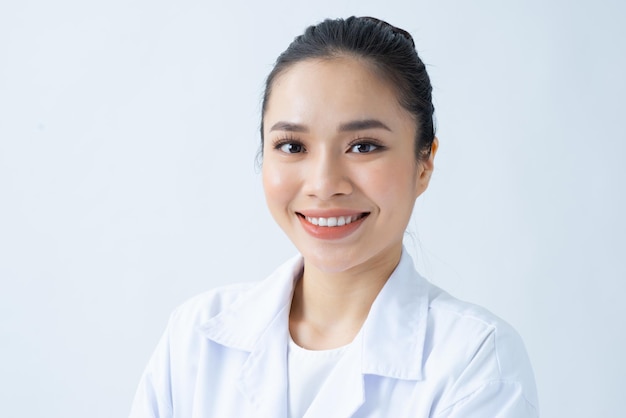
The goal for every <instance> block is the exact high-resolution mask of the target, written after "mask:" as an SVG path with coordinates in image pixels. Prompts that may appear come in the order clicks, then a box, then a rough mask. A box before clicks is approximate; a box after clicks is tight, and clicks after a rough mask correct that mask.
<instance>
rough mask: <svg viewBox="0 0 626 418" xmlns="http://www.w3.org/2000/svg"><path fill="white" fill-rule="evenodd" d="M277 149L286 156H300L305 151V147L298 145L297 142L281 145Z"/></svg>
mask: <svg viewBox="0 0 626 418" xmlns="http://www.w3.org/2000/svg"><path fill="white" fill-rule="evenodd" d="M277 148H278V149H279V150H281V151H282V152H284V153H286V154H298V153H300V152H303V151H304V147H303V146H302V144H298V143H295V142H287V143H285V144H280V145H279V146H278V147H277Z"/></svg>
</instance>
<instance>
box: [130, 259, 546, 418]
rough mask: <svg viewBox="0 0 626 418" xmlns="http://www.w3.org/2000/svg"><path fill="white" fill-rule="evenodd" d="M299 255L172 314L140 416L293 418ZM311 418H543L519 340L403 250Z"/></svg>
mask: <svg viewBox="0 0 626 418" xmlns="http://www.w3.org/2000/svg"><path fill="white" fill-rule="evenodd" d="M301 271H302V259H301V258H300V257H296V258H294V259H292V260H290V261H288V262H287V263H285V264H284V265H283V266H281V267H280V268H279V269H278V270H277V271H276V272H274V274H272V275H271V276H270V277H269V278H267V279H266V280H264V281H262V282H259V283H257V284H244V285H231V286H226V287H222V288H219V289H216V290H213V291H210V292H208V293H204V294H202V295H199V296H197V297H195V298H193V299H191V300H190V301H188V302H186V303H185V304H183V305H182V306H180V307H179V308H178V309H177V310H176V311H174V313H173V314H172V316H171V318H170V321H169V324H168V326H167V330H166V331H165V334H164V335H163V337H162V339H161V341H160V342H159V345H158V346H157V348H156V351H155V352H154V354H153V356H152V358H151V359H150V362H149V364H148V366H147V368H146V370H145V372H144V375H143V377H142V379H141V382H140V384H139V388H138V390H137V394H136V397H135V400H134V403H133V406H132V411H131V414H130V416H131V418H145V417H155V418H156V417H159V418H170V417H171V418H187V417H188V418H201V417H202V418H205V417H207V418H208V417H212V418H246V417H261V418H264V417H267V418H270V417H271V418H287V416H288V405H287V402H288V383H287V375H288V374H287V345H288V339H289V334H288V332H289V331H288V319H289V309H290V304H291V297H292V292H293V287H294V282H295V279H296V278H297V277H298V276H299V275H300V273H301ZM305 417H307V418H309V417H310V418H333V417H337V418H339V417H370V418H374V417H393V418H404V417H407V418H408V417H412V418H426V417H432V418H435V417H436V418H444V417H446V418H492V417H507V418H526V417H538V409H537V395H536V389H535V383H534V378H533V373H532V369H531V366H530V363H529V361H528V358H527V355H526V352H525V349H524V346H523V343H522V341H521V340H520V338H519V336H518V335H517V333H516V332H515V331H514V330H513V329H512V328H511V327H510V326H509V325H507V324H506V323H505V322H503V321H502V320H500V319H498V318H497V317H495V316H494V315H493V314H491V313H489V312H487V311H486V310H484V309H482V308H479V307H477V306H474V305H471V304H468V303H465V302H461V301H459V300H457V299H454V298H452V297H451V296H450V295H448V294H447V293H445V292H443V291H442V290H440V289H439V288H437V287H435V286H433V285H432V284H430V283H429V282H428V281H426V280H425V279H423V278H422V277H421V276H420V275H419V274H418V273H417V272H416V271H415V269H414V267H413V262H412V260H411V258H410V257H409V256H408V255H407V254H406V252H405V251H403V254H402V257H401V260H400V263H399V264H398V267H397V268H396V269H395V271H394V272H393V274H392V275H391V277H390V278H389V280H388V281H387V283H386V284H385V286H384V287H383V289H382V290H381V292H380V293H379V295H378V297H377V298H376V300H375V302H374V304H373V305H372V308H371V310H370V313H369V315H368V317H367V320H366V321H365V323H364V324H363V327H362V329H361V331H360V332H359V334H358V335H357V337H356V338H355V340H354V342H353V344H351V345H350V346H349V347H348V350H347V351H346V353H345V355H344V356H343V357H342V359H341V360H340V361H339V363H338V364H337V367H336V369H335V370H334V371H333V372H332V374H331V375H330V376H329V378H328V380H327V381H326V382H325V384H324V386H323V387H322V389H321V390H320V392H319V393H318V395H317V397H316V398H315V399H314V401H313V403H312V404H311V406H310V408H309V409H308V411H307V413H306V415H305Z"/></svg>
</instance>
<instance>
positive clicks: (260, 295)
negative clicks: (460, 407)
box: [201, 248, 429, 380]
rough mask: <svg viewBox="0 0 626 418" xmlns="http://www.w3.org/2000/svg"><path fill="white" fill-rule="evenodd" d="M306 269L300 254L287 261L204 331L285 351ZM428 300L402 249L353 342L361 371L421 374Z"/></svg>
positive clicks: (222, 340)
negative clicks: (298, 284) (291, 311)
mask: <svg viewBox="0 0 626 418" xmlns="http://www.w3.org/2000/svg"><path fill="white" fill-rule="evenodd" d="M302 269H303V260H302V257H301V256H296V257H294V258H292V259H291V260H289V261H287V262H286V263H284V264H283V265H282V266H281V267H279V268H278V269H277V270H276V271H275V272H274V273H273V274H272V275H271V276H270V277H268V278H267V279H266V280H264V281H262V282H259V283H258V284H257V285H256V286H255V287H254V288H253V289H252V290H251V291H249V292H247V293H245V294H243V295H242V296H241V297H240V298H239V299H238V300H236V301H235V302H234V303H233V304H232V305H230V306H229V307H226V308H225V309H224V310H223V311H222V312H221V313H220V314H218V315H217V316H215V317H213V318H211V319H210V320H208V321H207V322H206V323H204V324H203V325H202V326H201V331H202V332H203V333H204V335H205V336H206V337H207V338H209V339H211V340H213V341H215V342H217V343H219V344H221V345H224V346H226V347H230V348H234V349H239V350H243V351H248V352H251V353H255V352H257V353H258V352H261V351H262V352H265V353H266V352H267V350H268V348H269V345H271V346H272V347H274V348H275V349H277V350H279V351H278V352H276V355H283V354H284V355H285V356H286V347H287V341H288V338H289V331H288V329H289V327H288V324H289V309H290V306H291V299H292V295H293V288H294V284H295V282H296V280H297V279H298V278H299V277H300V276H301V274H302ZM428 304H429V300H428V285H427V282H426V280H425V279H424V278H422V277H421V276H420V275H419V274H418V273H417V271H416V270H415V268H414V266H413V260H412V259H411V256H410V255H409V254H408V253H407V251H406V249H405V248H403V249H402V256H401V258H400V262H399V263H398V266H397V267H396V269H395V270H394V271H393V273H392V274H391V276H390V277H389V280H387V283H386V284H385V286H384V287H383V288H382V290H381V291H380V293H379V294H378V296H377V298H376V300H375V301H374V303H373V304H372V307H371V309H370V312H369V315H368V317H367V319H366V321H365V323H364V324H363V327H362V329H361V331H360V333H359V335H358V336H357V338H356V339H355V341H354V343H355V344H361V345H362V347H361V353H362V356H361V373H362V374H374V375H378V376H386V377H391V378H396V379H406V380H421V379H422V363H423V351H424V342H425V336H426V322H427V315H428ZM264 336H265V337H267V338H265V339H264V338H263V337H264ZM281 347H282V348H281ZM283 352H284V353H283ZM251 358H257V359H258V357H255V356H251ZM283 359H286V357H283Z"/></svg>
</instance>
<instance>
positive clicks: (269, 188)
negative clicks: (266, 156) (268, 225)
mask: <svg viewBox="0 0 626 418" xmlns="http://www.w3.org/2000/svg"><path fill="white" fill-rule="evenodd" d="M261 173H262V176H263V190H264V192H265V200H266V201H267V205H268V206H269V208H270V210H271V211H272V212H273V211H274V210H276V209H277V208H278V207H280V206H284V205H285V204H286V203H287V202H289V200H290V199H291V197H292V194H293V192H294V177H293V176H290V175H289V173H287V172H286V170H284V169H279V168H278V167H276V165H275V164H272V163H270V162H267V163H264V164H263V169H262V172H261Z"/></svg>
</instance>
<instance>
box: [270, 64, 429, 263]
mask: <svg viewBox="0 0 626 418" xmlns="http://www.w3.org/2000/svg"><path fill="white" fill-rule="evenodd" d="M415 130H416V124H415V121H414V120H413V118H412V116H411V115H410V114H409V113H408V112H407V111H406V110H405V109H403V108H402V107H401V106H400V105H399V103H398V100H397V98H396V95H395V93H394V91H393V88H392V87H391V86H390V85H389V84H388V83H387V82H385V81H383V80H381V79H380V78H379V77H378V76H377V75H376V74H375V73H374V72H372V71H371V70H370V69H369V67H367V66H366V65H365V64H364V63H363V62H362V61H359V60H357V59H354V58H347V57H346V58H335V59H330V60H305V61H301V62H298V63H296V64H294V65H292V66H291V67H289V68H288V69H287V70H286V71H285V72H284V73H283V74H281V75H280V76H279V77H278V78H276V79H275V80H274V84H273V86H272V91H271V96H270V98H269V100H268V103H267V108H266V112H265V116H264V138H265V141H264V145H263V186H264V189H265V197H266V200H267V204H268V207H269V209H270V212H271V213H272V216H273V217H274V219H275V220H276V222H277V223H278V224H279V225H280V227H281V228H282V229H283V230H284V231H285V233H286V234H287V235H288V236H289V238H290V239H291V241H292V242H293V243H294V244H295V246H296V247H297V248H298V250H299V251H300V252H301V253H302V255H303V256H304V259H305V263H307V264H313V265H314V266H315V267H316V268H317V269H320V270H321V271H325V272H329V273H330V272H333V273H337V272H347V271H350V270H357V269H359V268H367V267H368V266H369V265H370V263H378V262H384V260H389V259H388V257H396V258H397V257H398V256H399V254H400V252H401V249H402V237H403V234H404V230H405V228H406V226H407V224H408V221H409V218H410V216H411V212H412V210H413V205H414V203H415V199H416V198H417V197H418V196H419V195H420V194H421V193H422V192H423V191H424V190H425V189H426V187H427V185H428V180H429V178H430V173H431V172H432V158H433V157H434V152H433V153H432V155H431V158H430V159H429V160H428V161H424V162H420V163H418V162H417V161H416V159H415V152H414V139H415V135H416V131H415ZM435 146H436V143H435ZM433 151H434V150H433Z"/></svg>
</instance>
